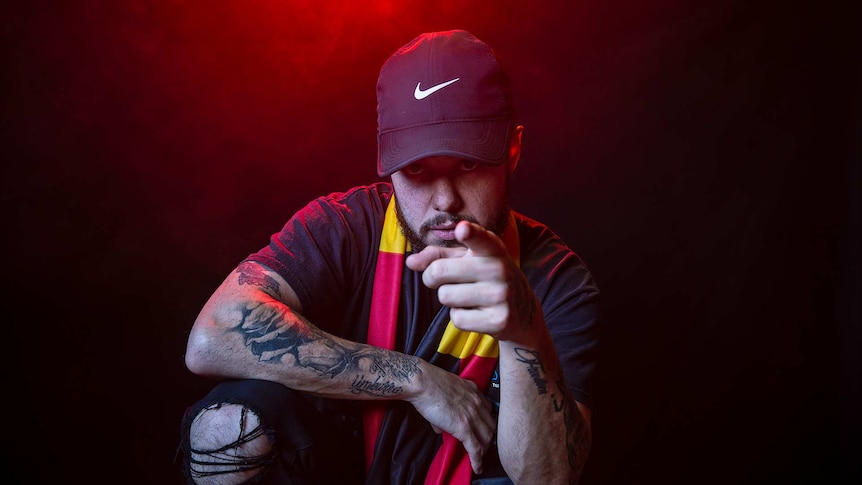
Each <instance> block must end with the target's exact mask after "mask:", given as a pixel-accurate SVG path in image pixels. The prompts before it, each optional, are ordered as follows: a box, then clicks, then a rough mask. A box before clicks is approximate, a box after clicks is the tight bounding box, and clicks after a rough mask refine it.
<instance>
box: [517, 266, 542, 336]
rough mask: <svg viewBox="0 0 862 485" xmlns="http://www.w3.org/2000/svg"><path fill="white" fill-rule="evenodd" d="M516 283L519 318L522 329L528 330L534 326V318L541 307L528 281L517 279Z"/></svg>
mask: <svg viewBox="0 0 862 485" xmlns="http://www.w3.org/2000/svg"><path fill="white" fill-rule="evenodd" d="M516 281H517V283H516V285H515V295H517V303H516V307H517V311H518V318H519V320H520V325H521V328H528V327H530V326H532V325H533V318H534V317H535V316H536V312H537V311H538V308H539V306H538V304H537V303H536V298H535V296H534V295H533V290H532V289H531V288H530V285H529V284H528V283H527V279H526V278H517V279H516Z"/></svg>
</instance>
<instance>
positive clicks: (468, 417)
mask: <svg viewBox="0 0 862 485" xmlns="http://www.w3.org/2000/svg"><path fill="white" fill-rule="evenodd" d="M301 311H302V306H301V303H300V301H299V299H298V298H297V296H296V293H295V292H294V291H293V289H292V288H291V287H290V285H288V284H287V282H286V281H284V279H283V278H281V277H280V276H279V275H278V274H277V273H275V272H273V271H271V270H269V269H268V268H266V267H265V266H263V265H260V264H258V263H254V262H244V263H242V264H240V265H239V266H238V267H237V269H236V270H235V271H234V272H233V273H232V274H231V275H229V276H228V277H227V278H226V279H225V280H224V282H223V283H222V284H221V286H219V288H218V289H217V290H216V291H215V292H214V293H213V295H212V296H211V297H210V299H209V300H208V301H207V303H206V304H205V305H204V307H203V309H202V310H201V312H200V314H199V315H198V318H197V319H196V320H195V323H194V326H193V327H192V330H191V334H190V335H189V341H188V345H187V349H186V357H185V360H186V366H187V367H188V368H189V370H190V371H192V372H193V373H195V374H200V375H204V376H209V377H214V378H233V379H263V380H269V381H273V382H278V383H280V384H282V385H284V386H286V387H289V388H291V389H295V390H298V391H303V392H307V393H309V394H313V395H316V396H321V397H328V398H335V399H356V400H368V399H400V400H406V401H409V402H411V403H412V404H413V406H414V407H415V408H416V409H417V411H419V413H420V414H422V415H423V416H424V417H425V419H427V420H428V421H429V422H430V423H431V424H432V426H434V427H435V428H436V429H439V430H443V431H447V432H449V433H450V434H452V435H453V436H455V437H456V438H458V439H459V440H460V441H461V442H462V443H464V446H465V448H466V449H467V451H468V453H470V454H471V458H472V457H478V458H480V457H481V454H482V453H483V452H484V450H485V449H486V448H487V447H488V444H489V443H490V441H491V438H492V435H493V431H494V427H495V423H494V420H493V418H492V416H491V413H490V410H489V409H488V405H487V401H486V399H485V398H484V396H483V395H482V394H481V393H480V392H479V391H478V389H477V388H476V386H475V384H473V383H472V382H470V381H467V380H464V379H461V378H460V377H458V376H456V375H454V374H452V373H449V372H446V371H444V370H442V369H439V368H437V367H434V366H433V365H431V364H428V363H427V362H425V361H423V360H421V359H419V358H418V357H415V356H410V355H406V354H403V353H400V352H395V351H390V350H386V349H382V348H378V347H374V346H370V345H366V344H360V343H356V342H351V341H348V340H345V339H342V338H339V337H336V336H334V335H331V334H328V333H326V332H324V331H322V330H321V329H320V328H318V327H317V326H315V325H314V324H312V323H311V322H309V321H308V320H307V319H305V318H304V317H303V316H302V315H301ZM479 461H481V460H479Z"/></svg>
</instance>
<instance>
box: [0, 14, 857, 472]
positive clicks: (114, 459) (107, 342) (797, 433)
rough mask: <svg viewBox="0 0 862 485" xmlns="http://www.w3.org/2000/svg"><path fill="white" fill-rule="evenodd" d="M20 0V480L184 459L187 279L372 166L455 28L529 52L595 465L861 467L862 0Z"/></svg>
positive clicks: (533, 124) (367, 175) (534, 206)
mask: <svg viewBox="0 0 862 485" xmlns="http://www.w3.org/2000/svg"><path fill="white" fill-rule="evenodd" d="M19 3H20V4H19V5H17V6H15V7H8V6H7V7H3V10H4V11H3V12H2V17H0V27H2V34H3V42H2V52H3V68H2V69H3V70H2V72H3V74H2V82H3V85H2V86H3V103H2V109H3V112H2V133H0V136H2V138H0V142H2V157H3V160H2V167H3V168H2V170H3V172H2V173H3V190H2V197H3V204H2V207H3V210H4V214H5V215H4V219H3V220H4V226H5V228H6V229H5V230H4V231H3V232H4V237H3V243H4V246H5V247H6V249H5V250H4V253H5V254H4V261H5V262H6V263H7V264H6V272H5V273H6V274H5V278H4V279H5V288H6V290H5V291H4V303H5V304H4V307H5V310H6V314H7V318H6V319H5V321H6V323H7V328H8V327H12V329H13V331H12V332H7V333H6V337H5V339H4V340H5V342H6V346H5V347H6V351H5V352H4V360H6V362H5V365H4V371H5V374H6V377H5V378H4V382H5V387H6V393H5V398H4V400H5V401H6V403H7V406H6V410H7V411H6V412H5V413H4V416H5V419H4V420H3V422H4V425H3V426H2V428H3V429H4V435H5V437H6V440H7V450H8V449H10V448H11V450H12V452H13V453H12V455H11V456H10V455H8V454H7V456H6V463H7V470H8V471H10V472H11V471H12V470H15V471H16V472H20V473H22V474H24V475H27V476H30V477H32V478H31V479H28V480H27V482H28V483H70V482H74V483H86V482H88V481H90V480H93V481H95V479H96V478H98V477H103V478H104V477H106V478H104V479H107V480H108V481H110V482H113V483H130V484H131V483H147V484H151V483H152V484H155V483H177V481H176V473H177V472H176V468H175V466H174V464H173V454H174V448H175V445H176V441H177V437H178V422H179V418H180V416H181V414H182V412H183V410H184V409H185V406H186V405H187V404H189V403H190V402H191V401H192V400H193V399H194V398H196V397H198V396H200V395H201V394H202V393H203V392H204V391H205V390H206V389H207V388H208V387H209V385H210V383H209V382H206V381H203V380H202V379H200V378H197V377H195V376H192V375H190V374H189V373H188V372H187V371H186V369H185V367H184V365H183V357H182V356H183V350H184V346H185V339H186V336H187V332H188V329H189V328H190V326H191V324H192V321H193V319H194V317H195V315H196V314H197V312H198V310H199V308H200V307H201V305H202V304H203V303H204V301H205V300H206V298H207V296H208V295H209V293H210V292H211V291H212V290H213V289H214V288H215V287H216V285H217V284H218V283H219V282H220V281H221V279H222V278H223V277H224V276H225V275H226V274H227V273H228V272H229V271H230V270H231V269H232V268H233V266H234V265H235V264H236V263H237V262H238V261H239V259H240V258H242V257H244V256H245V255H246V254H248V253H249V252H251V251H253V250H256V249H257V248H258V247H260V246H262V245H263V244H265V243H266V241H267V238H268V236H269V235H270V234H271V233H272V232H274V231H276V230H277V229H278V228H279V227H280V226H281V224H282V223H283V222H284V221H285V220H286V218H287V217H288V216H289V215H290V214H291V213H292V212H293V211H294V210H296V209H297V208H299V207H300V206H301V204H303V203H304V202H306V201H307V200H309V199H310V198H312V197H315V196H317V195H322V194H325V193H328V192H330V191H334V190H342V189H345V188H348V187H350V186H352V185H354V184H358V183H365V182H370V181H374V180H376V176H375V174H374V157H375V122H376V119H375V116H376V115H375V112H374V103H375V101H374V83H375V81H376V75H377V70H378V68H379V66H380V64H381V63H382V62H383V61H384V60H385V58H386V57H387V56H388V54H389V53H391V52H392V51H393V50H394V49H396V48H397V47H398V46H400V45H402V44H403V43H405V42H407V41H408V40H410V39H411V38H412V37H413V36H415V35H416V34H418V33H420V32H423V31H428V30H442V29H449V28H465V29H468V30H471V31H472V32H473V33H475V34H477V35H478V36H479V37H481V38H483V39H484V40H486V41H488V42H489V43H490V44H491V45H492V46H493V47H494V48H495V49H496V50H497V51H498V53H499V54H500V57H501V58H502V59H503V61H504V62H505V63H506V64H507V65H508V66H509V68H510V71H511V73H512V77H513V81H514V85H515V92H516V102H517V106H518V110H519V115H520V120H521V122H522V123H523V124H524V125H526V132H525V135H524V136H525V141H524V153H523V158H522V162H521V165H520V167H519V169H518V173H517V178H516V180H515V181H514V182H513V184H514V186H513V203H514V206H515V208H516V209H518V210H520V211H522V212H524V213H526V214H528V215H532V216H534V217H537V218H539V219H541V220H543V221H544V222H546V223H548V224H549V225H550V226H551V227H552V228H554V229H555V230H556V231H557V232H558V233H559V234H560V235H561V236H563V237H564V238H565V239H566V240H567V241H568V242H569V243H570V244H571V245H572V246H573V247H574V248H575V250H576V251H577V252H578V253H579V254H580V255H581V256H582V257H583V258H584V259H585V260H586V261H587V263H588V264H589V265H590V267H591V269H592V270H593V272H594V274H595V276H596V278H597V279H598V282H599V284H600V285H601V288H602V290H603V292H604V304H605V320H604V327H603V340H602V351H601V363H600V367H599V370H598V376H597V379H598V380H597V389H596V390H597V394H596V403H595V411H594V431H595V443H594V448H593V454H592V456H591V458H590V462H589V464H588V467H587V469H586V471H585V477H584V478H585V479H584V481H585V483H595V484H599V483H601V484H605V483H607V484H615V483H624V484H639V483H728V482H729V483H763V482H778V481H782V482H785V483H814V482H817V483H851V482H854V481H855V480H857V479H859V477H860V461H862V460H860V457H862V450H860V439H859V432H860V412H859V409H862V399H860V375H862V364H860V357H859V348H860V342H862V339H860V320H862V316H860V293H862V285H860V273H862V269H860V260H859V247H860V246H862V242H860V205H862V204H860V186H862V183H861V182H860V167H859V160H860V155H859V124H858V122H859V116H858V115H859V109H858V108H859V103H858V97H857V96H858V93H859V91H858V89H856V87H857V83H858V82H859V77H858V74H859V70H858V67H859V55H858V51H857V49H858V45H862V44H860V43H859V36H858V34H856V33H855V32H854V30H853V28H854V20H858V18H859V17H858V13H859V12H858V10H856V9H853V8H851V7H850V6H849V4H850V3H851V2H847V3H846V4H841V3H838V2H832V3H830V2H803V3H800V2H797V3H795V4H794V6H789V5H787V4H786V3H788V2H771V3H770V2H747V1H742V0H738V1H737V0H708V1H703V2H683V1H681V0H660V1H655V2H637V1H634V0H621V1H596V0H589V1H586V0H576V1H572V2H535V4H531V3H529V2H516V1H509V0H499V1H478V0H472V1H471V0H462V1H450V0H442V1H439V2H397V1H392V0H389V1H372V2H351V1H349V0H341V1H336V0H301V1H292V2H287V1H277V0H267V1H248V2H243V1H206V2H205V1H198V2H194V1H179V0H171V1H143V0H138V1H128V2H110V1H77V2H46V1H32V2H19ZM7 453H8V452H7ZM90 477H93V478H90ZM101 480H102V478H99V481H101Z"/></svg>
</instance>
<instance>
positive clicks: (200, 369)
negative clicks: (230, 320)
mask: <svg viewBox="0 0 862 485" xmlns="http://www.w3.org/2000/svg"><path fill="white" fill-rule="evenodd" d="M205 328H206V326H205V325H201V322H200V321H198V322H195V325H194V327H193V328H192V331H191V333H190V334H189V340H188V343H187V344H186V354H185V357H184V358H185V364H186V368H187V369H188V370H189V371H190V372H192V373H193V374H197V375H201V376H213V375H216V374H217V372H216V369H215V366H214V364H215V362H214V360H213V358H212V356H213V355H215V351H214V349H213V338H212V336H210V335H209V334H208V333H207V332H206V331H205Z"/></svg>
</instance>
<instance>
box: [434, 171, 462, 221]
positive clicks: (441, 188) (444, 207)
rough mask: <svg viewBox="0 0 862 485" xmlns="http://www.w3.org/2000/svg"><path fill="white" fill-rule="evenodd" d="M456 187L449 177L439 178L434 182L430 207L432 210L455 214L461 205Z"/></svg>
mask: <svg viewBox="0 0 862 485" xmlns="http://www.w3.org/2000/svg"><path fill="white" fill-rule="evenodd" d="M463 203H464V202H463V200H462V199H461V195H460V193H459V192H458V187H457V186H456V185H455V183H454V181H453V180H452V179H451V178H449V177H439V178H437V180H435V181H434V194H433V196H432V200H431V205H432V207H433V208H434V210H436V211H439V212H447V213H450V214H455V213H457V212H458V211H459V210H461V207H462V205H463Z"/></svg>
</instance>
